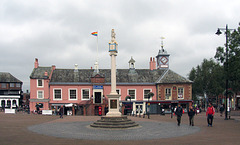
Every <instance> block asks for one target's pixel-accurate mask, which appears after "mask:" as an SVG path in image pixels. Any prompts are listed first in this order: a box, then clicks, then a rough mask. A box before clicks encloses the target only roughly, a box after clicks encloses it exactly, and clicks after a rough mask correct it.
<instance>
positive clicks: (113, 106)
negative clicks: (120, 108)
mask: <svg viewBox="0 0 240 145" xmlns="http://www.w3.org/2000/svg"><path fill="white" fill-rule="evenodd" d="M110 108H111V109H117V100H110Z"/></svg>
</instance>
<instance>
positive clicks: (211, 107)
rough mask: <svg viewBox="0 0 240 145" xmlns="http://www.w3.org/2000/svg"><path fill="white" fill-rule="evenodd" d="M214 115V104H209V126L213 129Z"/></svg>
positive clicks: (207, 113)
mask: <svg viewBox="0 0 240 145" xmlns="http://www.w3.org/2000/svg"><path fill="white" fill-rule="evenodd" d="M214 113H215V109H214V107H213V106H212V103H209V107H208V109H207V112H206V116H207V122H208V126H211V127H212V123H213V116H214Z"/></svg>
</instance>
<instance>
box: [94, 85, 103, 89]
mask: <svg viewBox="0 0 240 145" xmlns="http://www.w3.org/2000/svg"><path fill="white" fill-rule="evenodd" d="M93 89H103V86H98V85H93Z"/></svg>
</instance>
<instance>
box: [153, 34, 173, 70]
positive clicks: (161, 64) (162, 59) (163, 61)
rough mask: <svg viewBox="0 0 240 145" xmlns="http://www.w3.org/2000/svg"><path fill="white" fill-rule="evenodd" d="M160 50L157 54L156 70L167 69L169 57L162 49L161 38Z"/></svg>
mask: <svg viewBox="0 0 240 145" xmlns="http://www.w3.org/2000/svg"><path fill="white" fill-rule="evenodd" d="M161 39H162V42H161V49H160V50H159V52H158V55H157V56H156V57H157V68H158V69H169V56H170V54H168V53H167V51H166V50H165V49H164V48H163V39H164V38H163V37H161Z"/></svg>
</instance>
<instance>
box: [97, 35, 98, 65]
mask: <svg viewBox="0 0 240 145" xmlns="http://www.w3.org/2000/svg"><path fill="white" fill-rule="evenodd" d="M97 62H98V31H97Z"/></svg>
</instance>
